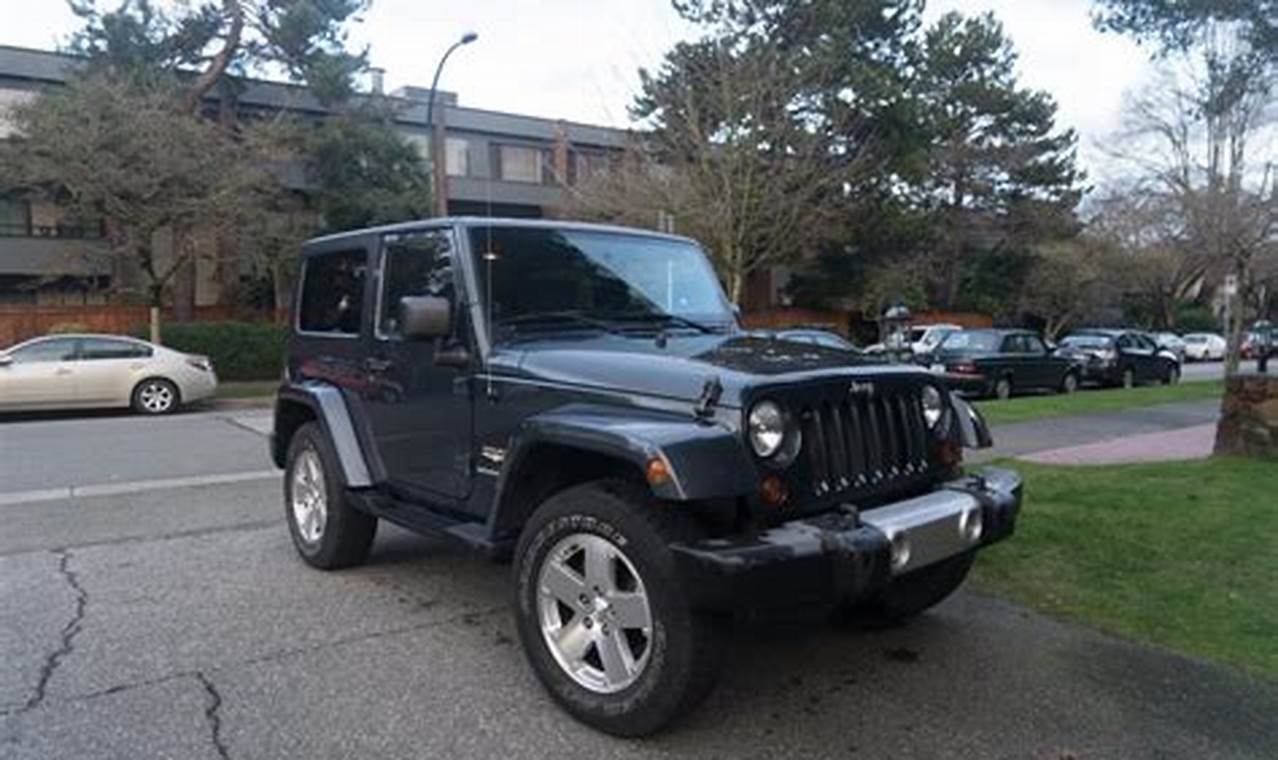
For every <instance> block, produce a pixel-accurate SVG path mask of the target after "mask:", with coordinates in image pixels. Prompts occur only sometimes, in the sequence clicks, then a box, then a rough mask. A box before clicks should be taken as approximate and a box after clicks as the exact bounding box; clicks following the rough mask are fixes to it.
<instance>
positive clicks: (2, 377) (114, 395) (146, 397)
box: [0, 335, 217, 414]
mask: <svg viewBox="0 0 1278 760" xmlns="http://www.w3.org/2000/svg"><path fill="white" fill-rule="evenodd" d="M216 390H217V375H216V374H215V373H214V371H213V365H212V364H211V363H210V362H209V360H208V358H207V357H204V356H195V355H193V354H184V353H182V352H180V351H174V350H172V349H168V348H164V347H163V346H157V345H154V344H152V343H147V342H145V341H141V340H137V339H135V338H126V337H122V336H118V335H49V336H45V337H43V338H35V339H33V340H29V341H27V342H25V343H19V344H18V345H16V346H13V347H11V348H9V349H6V350H4V351H0V411H6V412H8V411H19V410H23V411H26V410H36V409H71V408H90V407H132V408H133V409H134V410H135V411H137V412H138V413H140V414H167V413H169V412H172V411H174V410H176V409H177V408H178V407H179V406H181V405H182V404H186V403H190V402H193V401H199V400H200V399H205V398H208V397H210V396H212V395H213V393H214V392H215V391H216Z"/></svg>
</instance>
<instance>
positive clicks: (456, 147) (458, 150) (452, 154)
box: [444, 137, 470, 177]
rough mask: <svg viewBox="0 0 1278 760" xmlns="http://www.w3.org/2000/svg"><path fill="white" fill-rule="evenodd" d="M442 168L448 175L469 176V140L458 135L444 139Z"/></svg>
mask: <svg viewBox="0 0 1278 760" xmlns="http://www.w3.org/2000/svg"><path fill="white" fill-rule="evenodd" d="M444 168H445V169H446V170H447V171H448V176H450V177H469V176H470V141H469V140H465V139H462V138H460V137H449V138H446V139H445V140H444Z"/></svg>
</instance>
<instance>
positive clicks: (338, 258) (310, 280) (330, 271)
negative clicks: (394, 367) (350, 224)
mask: <svg viewBox="0 0 1278 760" xmlns="http://www.w3.org/2000/svg"><path fill="white" fill-rule="evenodd" d="M367 276H368V257H367V256H365V254H364V251H363V250H362V249H359V250H352V251H337V252H334V253H322V254H318V255H315V256H311V257H310V258H308V259H307V260H306V268H305V269H304V270H303V272H302V298H301V306H300V308H299V309H298V315H297V326H298V329H299V330H301V331H303V332H313V333H328V334H332V335H358V334H359V331H360V325H361V324H362V322H361V318H362V316H363V309H364V279H365V277H367Z"/></svg>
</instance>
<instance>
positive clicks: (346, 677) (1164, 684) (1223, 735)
mask: <svg viewBox="0 0 1278 760" xmlns="http://www.w3.org/2000/svg"><path fill="white" fill-rule="evenodd" d="M266 424H267V421H266V416H265V414H263V413H256V412H248V413H239V414H224V413H210V414H192V415H181V416H178V417H174V418H171V419H166V420H141V419H137V418H133V417H124V416H117V415H105V416H95V417H91V418H87V419H80V418H63V417H59V418H56V419H48V418H34V419H30V418H28V419H19V420H5V421H0V526H3V529H0V758H6V759H7V758H15V759H17V758H80V757H92V758H97V757H102V758H130V759H132V758H150V757H156V758H160V757H165V758H192V759H198V758H214V759H218V758H236V759H237V760H238V759H239V758H283V757H301V758H329V757H332V758H346V757H360V758H365V757H367V758H372V757H391V758H397V757H404V758H409V757H411V758H423V757H455V758H491V757H497V756H510V757H521V758H522V757H559V758H564V757H568V758H571V757H590V758H598V757H601V756H604V757H665V756H671V755H679V756H692V757H734V758H736V757H760V758H763V757H802V756H821V757H834V756H840V757H893V758H902V757H906V758H908V757H919V758H925V757H997V758H1051V759H1052V760H1060V759H1061V758H1067V757H1073V758H1093V757H1096V758H1101V757H1105V758H1108V757H1123V758H1128V757H1133V758H1139V757H1150V758H1154V757H1158V758H1165V757H1193V758H1206V757H1212V758H1217V757H1256V758H1261V757H1266V758H1272V757H1273V753H1274V747H1275V746H1278V684H1274V683H1272V682H1268V681H1259V680H1256V679H1253V678H1249V677H1246V676H1243V675H1240V674H1237V673H1235V672H1233V671H1231V670H1228V669H1225V668H1221V667H1217V666H1212V665H1208V664H1204V663H1200V662H1196V661H1192V660H1188V659H1185V658H1181V657H1178V656H1174V655H1170V654H1167V653H1163V652H1159V651H1154V650H1151V649H1148V648H1145V647H1141V646H1137V645H1133V644H1129V643H1126V642H1122V641H1119V640H1116V639H1113V638H1110V637H1107V636H1104V635H1102V634H1099V633H1096V632H1094V631H1091V630H1088V629H1085V628H1082V627H1078V626H1074V625H1070V624H1065V623H1061V622H1058V621H1055V620H1052V619H1049V618H1045V617H1042V616H1039V615H1037V614H1034V613H1031V612H1028V611H1026V610H1023V609H1020V608H1018V607H1015V606H1012V605H1009V604H1006V603H1004V602H1001V601H999V600H997V599H994V598H990V597H987V596H984V595H981V594H979V593H977V592H972V591H966V592H960V593H959V594H957V595H956V596H955V597H954V598H952V599H951V600H949V601H947V602H945V603H944V604H942V605H941V606H939V607H938V608H937V609H936V610H935V611H933V612H932V613H930V614H928V615H925V616H923V617H922V618H920V619H919V620H917V621H915V622H914V623H913V624H911V625H910V626H908V627H905V628H898V629H892V630H886V631H865V630H856V629H852V628H848V627H840V626H837V625H834V624H830V623H827V622H825V621H824V620H821V619H803V620H796V621H787V622H779V623H777V624H774V625H771V626H767V627H739V628H738V629H736V631H735V632H734V635H733V637H732V639H731V641H730V644H729V646H728V650H727V652H726V669H725V672H724V677H723V680H722V682H721V684H720V687H719V689H718V690H717V691H716V692H715V693H714V694H713V695H712V697H711V698H710V700H709V701H708V702H707V703H706V704H705V705H703V707H702V708H701V709H700V710H698V711H696V712H695V713H693V714H692V715H690V716H688V718H687V719H686V720H685V721H684V722H682V723H681V724H680V725H678V726H676V727H674V728H673V729H672V730H671V731H669V732H667V733H665V734H663V735H661V736H658V737H655V738H652V739H648V740H644V741H619V740H616V739H612V738H610V737H607V736H604V735H601V734H598V733H596V732H594V731H592V730H590V729H587V728H584V727H582V726H580V725H578V724H576V723H575V722H574V721H572V720H571V719H570V718H567V717H566V716H565V715H564V714H563V713H562V712H561V711H560V710H558V709H557V708H556V707H555V706H554V705H553V704H552V703H551V702H550V701H549V699H548V698H547V697H546V696H545V694H544V693H543V692H542V690H541V688H540V686H539V685H538V683H537V682H536V680H535V679H534V677H533V675H532V673H531V671H530V670H529V669H528V667H527V666H526V665H525V663H524V661H523V657H522V654H521V652H520V651H519V647H518V645H517V643H516V642H515V636H514V631H513V628H512V625H511V615H510V609H509V600H510V591H509V583H508V568H506V567H504V566H500V565H495V564H492V563H489V562H487V561H485V560H483V559H481V558H478V557H476V556H473V555H470V554H467V553H464V552H462V551H460V550H458V549H455V548H453V547H452V546H449V545H445V544H442V543H438V542H435V541H432V540H428V539H425V538H421V537H418V536H414V535H411V534H408V533H406V532H403V531H399V530H396V529H393V528H386V529H384V530H382V531H381V533H380V534H379V537H378V541H377V544H376V546H375V549H374V553H373V556H372V560H371V562H370V563H369V564H368V565H367V566H365V567H362V568H359V569H355V570H350V571H344V572H340V573H320V572H317V571H314V570H311V569H309V568H307V567H306V566H305V565H303V564H302V563H301V561H300V560H298V559H297V558H296V556H295V554H294V552H293V549H292V546H291V544H290V542H289V538H288V534H287V531H286V530H285V528H284V524H283V521H282V515H281V511H282V507H281V505H280V494H279V491H280V487H279V482H278V478H277V477H274V476H272V475H270V474H268V473H267V472H266V471H267V470H268V468H269V462H268V461H267V458H266V454H265V451H264V439H263V438H262V435H261V432H260V431H263V430H264V429H265V427H266ZM174 468H176V469H174ZM174 478H182V480H178V481H174V480H173V479H174ZM63 489H65V491H64V490H63ZM95 489H96V490H95ZM5 494H8V495H9V498H8V500H7V501H6V500H5V499H4V495H5ZM15 494H18V497H15V496H14V495H15ZM23 494H25V496H22V495H23ZM19 497H21V498H19Z"/></svg>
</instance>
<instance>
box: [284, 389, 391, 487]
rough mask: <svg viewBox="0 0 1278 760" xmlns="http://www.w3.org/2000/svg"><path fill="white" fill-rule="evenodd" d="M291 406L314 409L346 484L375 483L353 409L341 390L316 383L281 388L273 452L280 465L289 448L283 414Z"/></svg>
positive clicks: (363, 485)
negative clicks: (283, 427) (351, 411)
mask: <svg viewBox="0 0 1278 760" xmlns="http://www.w3.org/2000/svg"><path fill="white" fill-rule="evenodd" d="M288 404H301V405H302V406H305V407H307V408H309V409H310V410H311V414H313V415H314V417H315V419H316V420H317V421H318V422H319V424H320V426H321V427H322V428H323V429H324V432H325V433H326V434H327V435H328V440H329V442H330V443H332V444H333V451H334V452H335V453H336V454H337V460H338V462H339V463H340V464H341V470H342V472H341V474H342V481H343V482H344V483H345V484H346V486H347V487H348V488H367V487H369V486H371V485H372V484H373V479H372V477H371V475H370V474H369V473H370V469H369V466H368V462H367V460H366V459H365V457H364V450H363V449H362V448H361V447H360V445H359V438H358V437H357V436H356V434H355V425H354V423H353V421H352V420H351V413H350V409H348V408H347V406H346V399H345V397H343V396H342V391H341V389H340V388H338V387H337V386H335V385H331V384H329V383H324V382H319V381H316V380H304V381H302V382H299V383H288V384H286V385H283V386H281V387H280V390H279V396H278V397H277V399H276V402H275V422H274V427H273V430H272V432H271V452H272V458H273V459H274V460H275V462H276V464H278V465H280V466H281V467H283V460H284V455H285V450H286V449H287V445H288V444H287V441H286V440H284V439H283V438H281V437H280V431H281V417H282V414H281V413H282V410H283V409H284V408H285V406H286V405H288ZM289 432H290V434H291V431H289Z"/></svg>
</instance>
